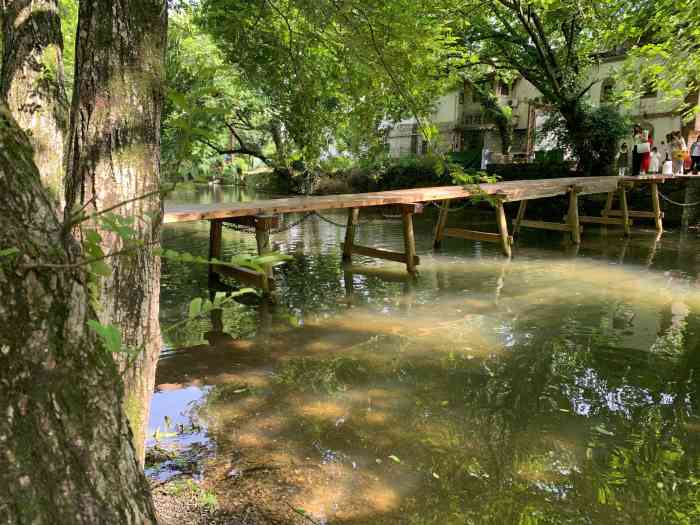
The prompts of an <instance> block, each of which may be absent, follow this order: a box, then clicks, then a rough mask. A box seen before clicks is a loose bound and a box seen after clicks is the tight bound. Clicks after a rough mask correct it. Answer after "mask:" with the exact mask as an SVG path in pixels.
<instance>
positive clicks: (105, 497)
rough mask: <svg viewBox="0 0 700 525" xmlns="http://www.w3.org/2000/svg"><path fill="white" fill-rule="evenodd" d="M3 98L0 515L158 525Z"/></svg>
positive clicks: (111, 385) (60, 240)
mask: <svg viewBox="0 0 700 525" xmlns="http://www.w3.org/2000/svg"><path fill="white" fill-rule="evenodd" d="M32 157H33V151H32V148H31V145H30V144H29V141H28V139H27V137H26V136H25V135H24V133H22V131H21V130H20V129H19V128H18V127H17V124H16V123H15V122H14V120H13V119H12V117H11V115H10V112H9V110H8V108H7V106H6V105H4V104H0V186H1V187H2V188H3V191H1V192H0V207H1V208H2V210H3V212H2V213H1V214H0V247H2V248H10V247H11V248H16V249H18V250H19V253H20V255H19V256H18V257H16V258H7V257H3V258H0V296H1V297H2V298H3V300H2V302H0V445H1V446H0V516H2V518H1V519H2V522H3V523H10V524H15V523H16V524H24V523H32V524H36V525H41V524H56V523H61V524H63V523H66V524H68V523H70V524H86V525H87V524H90V525H94V524H101V523H109V524H134V525H137V524H138V525H140V524H149V523H151V524H154V523H155V517H154V516H155V513H154V509H153V505H152V503H151V501H150V497H149V495H148V487H147V483H146V480H145V478H144V475H143V472H142V471H141V469H140V468H139V465H138V463H137V461H136V456H135V452H134V448H133V445H132V439H131V438H132V435H131V432H130V430H129V426H128V423H127V420H126V417H125V415H124V413H123V411H122V410H121V400H122V384H121V380H120V377H119V374H118V370H117V368H116V366H115V364H114V361H113V359H112V357H111V355H110V354H109V353H107V351H106V350H105V349H104V348H103V346H102V344H101V343H100V341H98V340H97V339H96V336H95V335H94V334H93V333H92V332H91V330H90V329H89V327H88V321H90V320H94V319H96V313H95V311H94V310H93V309H92V308H91V306H90V301H89V292H88V289H87V286H86V282H87V279H86V275H85V272H84V270H83V268H84V267H82V266H75V265H74V263H75V262H76V260H78V257H79V255H80V247H79V245H78V244H77V243H76V242H75V240H74V239H73V238H72V237H71V236H70V235H69V234H66V233H65V231H64V229H63V227H62V224H61V223H60V222H59V220H58V217H57V215H56V212H55V207H54V204H55V203H54V202H53V201H52V200H51V198H50V196H49V195H48V193H47V192H46V190H45V189H44V188H43V187H42V184H41V180H40V176H39V172H38V170H37V168H36V166H35V165H34V163H33V160H32Z"/></svg>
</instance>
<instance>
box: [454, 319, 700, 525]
mask: <svg viewBox="0 0 700 525" xmlns="http://www.w3.org/2000/svg"><path fill="white" fill-rule="evenodd" d="M683 326H684V325H683ZM679 329H681V330H682V327H681V328H679V324H678V323H677V324H676V325H672V326H671V327H670V328H669V330H672V331H674V332H673V337H660V339H659V340H658V341H657V343H658V345H664V344H665V345H667V346H669V347H671V348H668V349H667V351H666V352H665V353H664V355H663V356H661V357H660V356H658V355H649V356H647V357H646V360H647V363H646V366H644V365H645V364H644V363H640V362H637V363H635V366H634V368H631V367H630V368H629V369H627V370H625V371H624V372H623V373H621V371H620V370H619V366H620V359H619V357H618V356H614V355H609V354H606V353H602V352H601V353H597V352H596V349H597V348H601V347H602V348H605V345H604V344H603V343H605V339H606V337H605V335H604V334H602V333H598V334H591V335H592V337H594V338H595V339H596V340H597V341H596V342H597V343H598V344H597V345H596V346H593V345H589V346H587V347H585V346H579V345H574V344H571V341H554V342H551V341H550V342H544V341H538V340H537V339H535V340H533V341H532V342H531V343H530V344H528V345H526V346H521V347H518V348H515V349H514V350H513V352H512V354H511V355H510V356H509V357H507V358H505V359H503V360H501V361H499V362H498V363H497V364H494V365H493V366H489V368H488V372H487V373H486V374H483V375H482V376H481V378H480V380H477V381H476V382H473V379H474V377H473V376H471V378H470V379H471V380H472V382H471V383H470V382H469V379H467V378H462V379H467V381H466V384H467V385H468V386H467V387H466V388H465V391H464V393H465V401H466V402H467V405H466V407H465V409H466V410H467V412H468V414H469V415H468V417H467V418H466V419H467V421H465V424H467V423H468V421H469V420H471V421H472V424H473V425H474V426H476V427H477V428H478V430H477V434H478V439H479V441H480V442H481V443H482V444H483V447H484V448H483V455H482V456H481V458H480V459H481V460H482V461H481V463H480V464H481V467H482V468H483V471H484V472H485V473H488V476H485V475H482V476H481V477H480V478H479V483H480V485H481V487H480V490H478V492H479V493H480V494H479V496H477V497H475V498H473V500H472V501H471V503H470V502H469V501H468V500H465V502H464V503H465V507H466V508H470V507H472V508H473V507H475V508H474V510H473V511H469V513H468V514H467V515H468V516H469V517H470V519H472V520H473V521H474V523H494V524H495V523H518V524H520V523H552V524H554V523H620V524H628V523H635V524H637V523H638V524H644V525H646V524H652V523H653V524H657V523H694V522H695V520H698V519H700V507H699V506H698V502H700V485H698V482H699V481H700V479H699V478H698V476H697V462H698V459H699V458H700V455H699V454H698V447H697V438H695V437H692V436H691V435H690V434H689V432H688V430H687V423H688V419H689V415H691V414H693V413H694V409H695V403H696V401H695V399H694V394H695V392H696V391H697V382H696V380H695V378H694V376H693V373H692V371H693V370H695V369H696V368H695V367H694V366H693V365H692V364H691V363H689V362H687V360H686V359H684V358H683V354H681V357H680V358H677V357H675V356H678V355H679V353H678V352H679V348H677V345H678V342H679V341H682V337H680V336H679V334H678V330H679ZM545 332H546V330H545ZM664 335H668V333H666V334H664ZM679 337H680V338H679ZM674 345H675V347H674ZM687 348H688V347H687V346H686V349H687ZM680 350H681V351H682V350H683V349H680ZM686 351H687V350H686ZM668 356H674V357H668ZM606 361H607V362H606ZM639 365H642V366H639ZM469 393H472V394H473V395H472V397H471V398H469V397H468V394H469ZM577 412H578V414H579V415H577V414H576V413H577ZM563 429H569V430H570V431H573V432H572V435H571V438H567V436H566V435H564V434H562V430H563ZM564 432H566V431H565V430H564ZM538 434H539V435H538ZM582 436H588V438H587V439H588V440H589V443H588V446H587V447H586V446H585V444H586V438H583V439H582ZM557 443H560V444H563V445H564V446H563V448H559V449H557ZM528 470H531V471H532V472H531V474H533V477H532V478H531V479H528V476H527V474H528Z"/></svg>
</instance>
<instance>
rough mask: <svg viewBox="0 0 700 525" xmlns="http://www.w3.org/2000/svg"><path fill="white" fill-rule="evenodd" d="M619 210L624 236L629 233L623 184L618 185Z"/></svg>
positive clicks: (625, 193) (628, 213)
mask: <svg viewBox="0 0 700 525" xmlns="http://www.w3.org/2000/svg"><path fill="white" fill-rule="evenodd" d="M619 191H620V211H622V222H623V228H624V230H625V236H629V234H630V212H629V208H628V207H627V189H626V188H625V187H624V186H621V187H620V190H619Z"/></svg>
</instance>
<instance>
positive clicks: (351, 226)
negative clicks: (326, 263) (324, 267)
mask: <svg viewBox="0 0 700 525" xmlns="http://www.w3.org/2000/svg"><path fill="white" fill-rule="evenodd" d="M359 217H360V209H359V208H348V225H347V228H346V229H345V244H344V245H343V261H350V260H351V259H352V246H353V244H354V243H355V230H356V229H357V222H358V219H359Z"/></svg>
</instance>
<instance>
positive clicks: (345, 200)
mask: <svg viewBox="0 0 700 525" xmlns="http://www.w3.org/2000/svg"><path fill="white" fill-rule="evenodd" d="M672 178H674V177H660V176H649V177H624V178H621V177H567V178H558V179H542V180H522V181H510V182H498V183H492V184H479V185H473V186H441V187H434V188H415V189H408V190H395V191H382V192H374V193H358V194H348V195H328V196H310V197H291V198H280V199H269V200H258V201H252V202H234V203H221V204H199V205H192V204H186V205H170V206H167V207H166V210H165V216H164V222H165V223H166V224H169V223H178V222H188V221H203V220H206V221H209V223H210V243H209V257H210V259H217V258H219V257H220V255H221V234H222V226H223V225H224V223H233V224H239V225H246V226H250V227H254V228H255V236H256V240H257V244H258V252H259V253H260V254H261V255H262V254H265V253H268V252H269V251H270V230H271V229H272V228H274V227H276V225H277V224H278V219H279V216H280V215H282V214H286V213H296V212H310V211H322V210H337V209H347V210H348V220H347V229H346V233H345V242H344V243H343V258H344V259H345V260H349V259H350V258H351V257H352V255H353V254H357V255H364V256H368V257H375V258H379V259H386V260H390V261H397V262H401V263H404V264H405V265H406V269H407V270H408V272H409V273H414V272H415V271H416V266H418V264H419V263H420V260H419V258H418V256H417V255H416V246H415V238H414V234H413V215H415V214H417V213H421V212H422V211H423V205H424V203H426V202H433V201H437V202H440V203H441V208H440V214H439V216H438V220H437V224H436V226H435V237H434V246H435V247H438V246H439V245H440V243H441V242H442V240H443V238H445V237H458V238H461V239H468V240H477V241H487V242H497V243H500V245H501V248H502V250H503V253H504V255H506V256H508V257H510V256H511V253H512V248H511V247H512V244H513V237H514V236H517V235H518V234H519V232H520V230H521V228H538V229H545V230H555V231H560V232H564V233H566V234H568V235H570V236H571V240H572V241H573V242H574V243H576V244H578V243H580V242H581V232H582V226H581V224H583V223H595V224H602V225H620V226H622V227H623V230H624V232H625V234H626V235H628V234H629V233H630V225H631V219H632V218H648V219H653V220H654V222H655V225H656V228H657V230H658V231H659V232H661V231H663V222H662V219H663V214H662V212H661V207H660V203H659V191H658V185H659V184H662V183H664V182H665V181H666V180H668V179H672ZM643 184H647V185H649V186H650V187H651V201H652V202H651V211H633V210H630V209H629V208H628V205H627V190H628V189H630V188H631V187H633V186H635V185H643ZM593 194H606V195H607V200H606V204H605V208H604V210H603V212H602V214H601V216H600V217H588V216H580V215H579V204H578V199H579V196H581V195H593ZM561 195H568V201H569V202H568V211H567V213H566V215H565V217H564V220H563V221H562V222H548V221H543V220H537V219H536V218H530V219H528V218H526V217H525V215H526V212H527V203H528V201H531V200H535V199H546V198H551V197H557V196H561ZM477 196H481V197H487V198H488V199H489V200H490V201H491V202H492V203H493V204H494V207H495V209H496V225H497V229H498V233H491V232H481V231H474V230H469V229H465V228H457V227H447V217H448V213H449V207H450V204H451V203H452V201H455V200H458V199H467V198H472V197H477ZM616 197H617V199H618V201H619V209H613V203H614V201H615V198H616ZM507 202H519V203H520V206H519V209H518V213H517V215H516V217H515V218H514V219H513V230H512V234H511V233H510V232H509V230H508V221H507V218H506V213H505V210H504V206H503V205H504V203H507ZM380 206H392V207H398V208H400V209H401V216H402V222H403V237H404V251H403V252H393V251H387V250H381V249H378V248H373V247H370V246H360V245H358V244H355V231H356V226H357V224H358V219H359V214H360V210H361V209H363V208H371V207H380ZM210 272H211V274H212V275H214V274H222V275H225V276H229V277H234V278H236V279H238V280H241V281H242V282H244V283H246V284H250V285H253V286H257V287H260V288H262V289H263V290H265V291H269V287H270V285H271V281H270V279H269V278H270V276H271V270H270V269H268V271H267V272H265V273H260V272H254V271H252V270H248V269H246V268H233V267H231V266H221V265H212V266H211V267H210Z"/></svg>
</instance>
